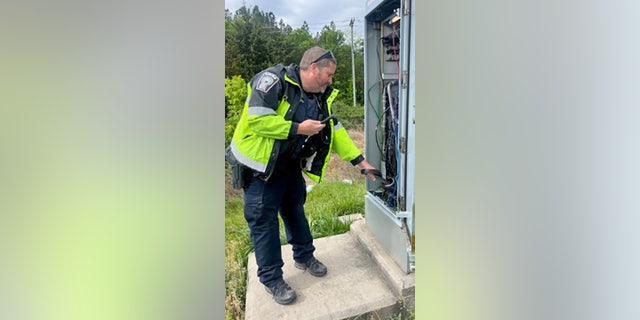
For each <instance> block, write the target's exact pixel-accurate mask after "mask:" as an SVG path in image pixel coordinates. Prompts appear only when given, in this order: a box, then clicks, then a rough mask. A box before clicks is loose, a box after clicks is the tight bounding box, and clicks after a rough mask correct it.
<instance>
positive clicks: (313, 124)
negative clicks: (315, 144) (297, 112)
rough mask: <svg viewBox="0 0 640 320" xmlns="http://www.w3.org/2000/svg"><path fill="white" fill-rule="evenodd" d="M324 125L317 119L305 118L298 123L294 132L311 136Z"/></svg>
mask: <svg viewBox="0 0 640 320" xmlns="http://www.w3.org/2000/svg"><path fill="white" fill-rule="evenodd" d="M324 127H325V124H324V123H321V122H320V121H318V120H311V119H307V120H305V121H302V122H300V124H298V132H296V133H297V134H304V135H307V136H312V135H314V134H316V133H318V132H320V131H321V130H322V129H323V128H324Z"/></svg>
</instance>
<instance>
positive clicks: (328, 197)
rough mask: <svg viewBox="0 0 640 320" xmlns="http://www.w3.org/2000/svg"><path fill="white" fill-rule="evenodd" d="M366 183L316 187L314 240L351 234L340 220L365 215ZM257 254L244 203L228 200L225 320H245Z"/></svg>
mask: <svg viewBox="0 0 640 320" xmlns="http://www.w3.org/2000/svg"><path fill="white" fill-rule="evenodd" d="M364 193H365V189H364V181H360V182H353V183H351V184H349V183H344V182H342V181H328V182H325V183H322V184H318V185H315V186H314V187H313V190H312V191H311V192H309V194H308V196H307V202H306V205H305V212H306V214H307V219H308V220H309V225H310V227H311V233H312V235H313V237H314V238H320V237H326V236H330V235H336V234H342V233H345V232H347V231H349V227H350V222H342V221H340V219H339V217H340V216H342V215H348V214H353V213H363V212H364ZM280 241H281V243H282V244H286V239H285V235H284V227H283V224H282V221H281V223H280ZM252 250H253V245H252V244H251V238H250V237H249V227H248V226H247V223H246V221H245V220H244V213H243V200H242V197H240V196H227V197H226V202H225V286H226V288H225V290H226V296H225V309H226V310H225V317H226V319H227V320H232V319H244V301H245V297H246V285H247V283H246V281H247V257H248V256H249V253H251V251H252Z"/></svg>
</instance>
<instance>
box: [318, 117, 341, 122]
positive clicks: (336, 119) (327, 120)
mask: <svg viewBox="0 0 640 320" xmlns="http://www.w3.org/2000/svg"><path fill="white" fill-rule="evenodd" d="M329 119H333V120H334V121H336V122H337V121H338V118H336V116H328V117H326V118H324V119H322V121H320V123H327V122H329Z"/></svg>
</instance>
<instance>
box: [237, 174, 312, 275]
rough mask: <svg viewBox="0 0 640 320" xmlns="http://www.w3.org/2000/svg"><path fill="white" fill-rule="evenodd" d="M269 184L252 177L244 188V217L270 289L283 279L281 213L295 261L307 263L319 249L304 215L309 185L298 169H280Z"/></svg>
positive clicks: (257, 258)
mask: <svg viewBox="0 0 640 320" xmlns="http://www.w3.org/2000/svg"><path fill="white" fill-rule="evenodd" d="M278 169H280V170H276V171H275V172H274V173H273V174H272V175H271V177H270V178H269V180H268V181H266V182H265V181H262V180H260V179H258V178H255V177H249V178H248V181H247V184H246V186H245V188H244V217H245V219H246V220H247V223H248V224H249V230H250V232H251V241H252V242H253V247H254V250H255V254H256V261H257V263H258V277H259V278H260V282H261V283H262V284H264V285H266V286H271V285H273V284H275V283H276V282H277V281H278V280H280V279H282V266H283V265H284V262H283V260H282V251H281V244H280V230H279V222H278V212H280V216H281V217H282V220H283V222H284V228H285V232H286V235H287V242H288V243H289V244H291V245H292V247H293V259H294V260H295V261H297V262H306V261H307V260H308V259H310V258H311V257H313V252H314V250H315V247H314V246H313V237H312V236H311V231H310V230H309V222H308V221H307V218H306V216H305V214H304V203H305V201H306V199H307V191H306V183H305V181H304V178H303V177H302V172H301V171H300V170H299V169H298V168H297V167H295V166H294V167H289V168H287V169H286V170H285V169H284V168H278Z"/></svg>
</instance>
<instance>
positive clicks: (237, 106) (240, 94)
mask: <svg viewBox="0 0 640 320" xmlns="http://www.w3.org/2000/svg"><path fill="white" fill-rule="evenodd" d="M224 97H225V124H224V144H225V146H228V145H229V143H231V138H232V137H233V131H234V130H235V128H236V124H238V120H240V115H241V114H242V109H243V108H244V102H245V100H247V83H246V82H245V81H244V79H242V77H240V76H234V77H233V78H231V79H229V78H225V79H224Z"/></svg>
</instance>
